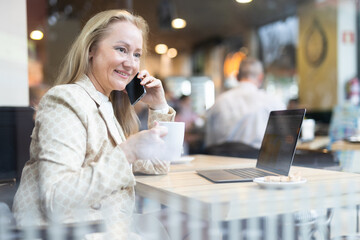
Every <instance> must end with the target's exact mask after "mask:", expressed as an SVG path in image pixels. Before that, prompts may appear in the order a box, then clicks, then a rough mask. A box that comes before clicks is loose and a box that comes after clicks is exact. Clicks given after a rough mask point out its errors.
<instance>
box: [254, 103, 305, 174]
mask: <svg viewBox="0 0 360 240" xmlns="http://www.w3.org/2000/svg"><path fill="white" fill-rule="evenodd" d="M304 115H305V109H296V110H285V111H272V112H271V113H270V116H269V120H268V123H267V126H266V130H265V134H264V138H263V141H262V145H261V148H260V152H259V157H258V160H257V164H256V167H258V168H261V169H264V170H267V171H271V172H275V173H278V174H281V175H288V174H289V171H290V167H291V164H292V161H293V158H294V153H295V147H296V143H297V140H298V137H299V134H300V130H301V124H302V121H303V118H304Z"/></svg>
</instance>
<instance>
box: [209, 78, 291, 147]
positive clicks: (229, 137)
mask: <svg viewBox="0 0 360 240" xmlns="http://www.w3.org/2000/svg"><path fill="white" fill-rule="evenodd" d="M285 107H286V106H285V104H284V103H283V102H282V101H281V100H280V99H278V98H277V97H276V96H271V95H269V94H267V93H266V92H265V91H264V90H262V89H258V88H257V87H256V86H255V85H254V84H253V83H250V82H239V84H238V86H237V87H235V88H233V89H231V90H228V91H226V92H224V93H223V94H221V95H220V96H219V97H218V98H217V99H216V101H215V104H214V106H212V107H211V108H210V109H209V110H208V112H207V113H206V121H207V123H206V135H205V145H206V146H211V145H214V144H220V143H223V142H226V141H232V142H242V143H245V144H248V145H250V146H253V147H255V148H260V146H261V141H262V138H263V136H264V132H265V128H266V124H267V120H268V117H269V113H270V111H272V110H283V109H285Z"/></svg>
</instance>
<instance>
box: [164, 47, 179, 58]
mask: <svg viewBox="0 0 360 240" xmlns="http://www.w3.org/2000/svg"><path fill="white" fill-rule="evenodd" d="M177 53H178V52H177V50H176V49H175V48H169V50H168V51H167V53H166V55H167V56H168V57H169V58H174V57H176V56H177Z"/></svg>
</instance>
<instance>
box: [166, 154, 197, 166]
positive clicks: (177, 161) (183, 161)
mask: <svg viewBox="0 0 360 240" xmlns="http://www.w3.org/2000/svg"><path fill="white" fill-rule="evenodd" d="M194 159H195V158H194V157H189V156H183V157H181V158H179V159H177V160H173V161H171V164H181V163H188V162H191V161H192V160H194Z"/></svg>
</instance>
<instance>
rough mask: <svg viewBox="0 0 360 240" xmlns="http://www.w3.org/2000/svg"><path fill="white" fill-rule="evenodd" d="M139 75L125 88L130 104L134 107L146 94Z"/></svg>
mask: <svg viewBox="0 0 360 240" xmlns="http://www.w3.org/2000/svg"><path fill="white" fill-rule="evenodd" d="M138 74H139V73H137V74H136V75H135V77H134V78H133V79H132V80H131V81H130V82H129V83H128V85H126V87H125V89H126V92H127V94H128V96H129V100H130V103H131V105H133V106H134V105H135V104H136V103H137V102H138V101H139V100H140V99H141V98H142V97H144V96H145V94H146V90H145V87H144V86H143V85H141V84H140V82H141V79H140V78H138Z"/></svg>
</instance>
